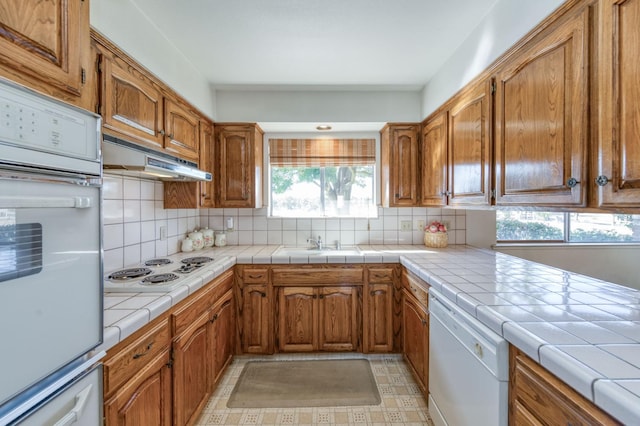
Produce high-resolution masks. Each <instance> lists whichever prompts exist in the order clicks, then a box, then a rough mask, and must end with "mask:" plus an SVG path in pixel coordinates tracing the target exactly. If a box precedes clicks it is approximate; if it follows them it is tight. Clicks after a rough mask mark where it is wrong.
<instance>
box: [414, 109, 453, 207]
mask: <svg viewBox="0 0 640 426" xmlns="http://www.w3.org/2000/svg"><path fill="white" fill-rule="evenodd" d="M447 118H448V112H447V111H442V112H439V113H437V114H436V115H435V116H432V117H431V118H429V120H428V121H426V122H425V123H424V125H423V126H422V156H421V157H422V173H421V180H422V185H421V188H422V190H421V192H420V194H421V195H420V199H421V204H422V205H423V206H429V207H440V206H446V205H447V199H448V197H447V196H448V190H449V185H448V183H447V176H448V174H447V171H448V165H447Z"/></svg>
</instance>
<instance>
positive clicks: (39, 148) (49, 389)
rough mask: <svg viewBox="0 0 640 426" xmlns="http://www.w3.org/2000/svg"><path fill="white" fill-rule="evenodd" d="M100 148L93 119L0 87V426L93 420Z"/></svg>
mask: <svg viewBox="0 0 640 426" xmlns="http://www.w3.org/2000/svg"><path fill="white" fill-rule="evenodd" d="M99 144H100V118H99V117H98V116H95V115H94V114H92V113H89V112H86V111H83V110H80V109H77V108H73V107H70V106H67V105H65V104H62V103H59V102H57V101H54V100H51V99H49V98H45V97H43V96H40V95H38V94H36V93H34V92H31V91H29V90H27V89H24V88H22V87H19V86H16V85H13V84H11V83H9V82H6V81H4V80H0V336H1V338H2V347H3V349H2V351H0V425H4V424H13V423H17V424H72V423H73V422H74V421H75V423H73V424H98V423H99V422H100V420H101V408H100V407H101V405H102V404H101V398H102V389H101V388H102V386H101V378H100V374H99V367H96V359H99V357H100V356H101V354H98V355H97V357H96V356H93V357H92V356H89V353H90V351H91V350H92V349H94V348H95V347H96V346H97V345H99V344H100V342H101V341H102V329H103V324H102V282H101V278H102V248H101V247H102V244H101V238H102V235H101V229H102V227H101V210H100V201H101V164H100V145H99ZM69 389H71V391H69ZM64 395H66V396H65V397H64V398H63V396H64ZM65 398H66V399H68V401H66V400H65V401H63V399H65ZM56 401H57V402H56ZM56 404H57V405H59V406H61V407H62V408H61V409H52V408H51V407H54V406H57V405H56ZM65 410H66V411H65ZM47 413H51V414H50V415H49V414H47ZM47 416H48V417H47ZM29 419H31V420H29ZM34 419H37V420H34ZM65 419H66V420H65ZM83 419H84V420H83ZM60 421H62V423H57V422H60ZM34 422H35V423H34ZM65 422H66V423H65Z"/></svg>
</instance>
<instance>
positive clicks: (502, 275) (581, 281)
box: [95, 245, 640, 423]
mask: <svg viewBox="0 0 640 426" xmlns="http://www.w3.org/2000/svg"><path fill="white" fill-rule="evenodd" d="M279 247H280V245H256V246H226V247H216V248H212V249H207V250H201V251H198V252H190V253H176V254H175V255H172V256H168V257H170V258H172V259H174V260H177V259H181V258H182V257H185V256H187V255H189V256H192V255H195V254H196V253H197V254H198V255H210V256H213V257H216V256H226V257H228V259H227V260H225V261H224V263H223V265H222V267H220V265H216V266H213V265H210V267H209V268H207V266H204V267H203V269H202V271H201V272H200V273H199V274H198V275H197V276H194V277H196V280H197V277H201V278H202V279H201V281H202V283H201V284H200V285H190V286H187V285H185V286H180V287H178V288H176V289H174V290H173V291H171V292H168V293H129V294H127V296H130V297H131V298H134V297H136V296H147V297H148V296H149V295H150V294H153V295H155V296H157V298H158V299H157V300H156V301H150V302H149V303H147V304H146V305H145V306H144V307H141V308H140V310H142V309H144V310H145V311H146V314H145V315H142V316H143V317H146V321H144V318H138V320H137V321H133V322H132V321H131V320H132V319H133V318H134V317H136V316H137V317H142V316H141V313H140V312H138V313H130V314H129V315H127V316H125V317H124V318H121V319H119V320H117V321H116V322H114V323H112V324H108V325H107V324H105V342H104V343H103V344H102V345H101V346H100V347H98V348H96V350H95V351H98V350H108V349H109V348H111V347H113V346H114V345H115V344H117V343H118V342H119V341H121V340H122V339H124V338H126V336H128V335H130V334H132V332H133V331H135V330H136V329H139V328H141V327H142V326H144V325H145V324H146V323H148V322H149V321H150V320H151V317H152V316H153V317H155V316H157V315H160V314H161V313H162V312H164V310H166V309H169V308H170V307H171V306H175V305H176V304H177V303H179V302H180V301H181V300H183V299H184V298H186V297H187V296H188V295H189V294H190V293H192V292H193V291H195V289H196V288H201V287H202V286H203V285H204V284H206V281H207V280H211V279H214V278H216V277H217V276H218V275H220V274H222V273H223V272H224V271H226V270H228V269H230V268H231V267H233V266H234V265H235V264H237V263H255V264H276V263H274V261H275V262H277V261H284V258H282V257H275V258H273V257H272V254H273V252H274V251H275V250H276V249H278V248H279ZM358 247H359V248H360V250H361V254H360V255H359V256H355V255H350V256H348V257H342V256H341V261H340V262H339V263H345V262H346V263H358V262H360V263H363V264H366V263H401V264H402V265H403V266H405V267H406V268H407V269H408V270H410V271H412V272H413V273H415V274H416V275H417V276H419V277H420V278H421V279H423V280H425V281H426V282H428V283H429V284H430V285H431V286H432V287H433V288H435V289H437V290H439V291H440V292H441V293H443V294H444V295H445V297H447V298H448V299H449V300H451V301H452V302H453V303H456V304H457V305H459V306H461V307H463V308H464V303H465V301H464V300H463V299H464V298H461V296H464V295H468V294H470V293H469V291H467V290H466V288H468V289H469V290H473V293H474V294H487V295H495V294H496V293H500V292H504V291H505V290H507V291H508V290H511V291H513V292H524V293H526V292H530V291H532V289H535V291H536V296H537V297H539V298H542V297H544V296H547V297H550V298H554V297H557V296H560V297H564V298H567V297H569V293H573V294H571V295H572V296H574V297H581V298H582V300H584V298H589V297H598V298H600V299H606V300H610V301H611V304H612V305H614V306H620V305H622V306H625V307H628V305H634V304H638V303H639V301H640V291H638V290H635V289H631V288H627V287H623V286H620V285H617V284H614V283H609V282H606V281H602V280H599V279H596V278H591V277H588V276H585V275H581V274H577V273H573V272H568V271H564V270H562V269H558V268H556V267H552V266H547V265H543V264H539V263H536V262H532V261H528V260H525V259H521V258H517V257H514V256H511V255H508V254H504V253H499V252H495V251H492V250H489V249H480V248H476V247H470V246H466V245H451V246H449V247H448V248H444V249H432V248H427V247H425V246H420V245H398V246H390V245H361V246H358ZM305 257H306V259H303V258H302V257H299V256H291V257H289V258H288V262H286V263H287V264H298V263H319V262H320V261H321V260H323V262H321V263H322V264H326V263H327V259H329V260H330V257H325V258H324V259H313V260H312V259H311V257H310V256H305ZM320 257H322V256H320ZM204 277H206V280H205V279H204ZM474 280H479V281H480V282H482V284H483V285H482V286H476V285H474V284H473V283H474ZM466 283H469V284H470V285H469V286H467V287H465V286H466ZM580 294H581V295H583V296H580ZM117 295H118V296H121V297H124V296H123V293H117ZM592 295H593V296H592ZM165 296H169V298H170V300H171V302H170V303H165V304H161V303H160V302H159V300H160V299H161V298H162V297H165ZM459 300H460V301H461V302H460V303H459V302H458V301H459ZM487 300H489V299H487ZM540 300H541V302H543V303H541V304H540V308H539V309H541V312H542V313H545V314H549V315H551V314H553V313H556V314H557V313H558V308H559V306H565V310H568V309H569V308H567V306H571V305H570V304H567V305H554V304H552V303H548V302H545V301H544V300H543V299H540ZM572 300H575V299H572ZM625 302H626V303H625ZM629 302H633V303H629ZM155 303H158V305H162V306H157V309H153V310H152V309H151V308H150V305H153V306H154V307H155V306H156V305H154V304H155ZM473 304H474V306H475V309H472V310H471V312H469V310H466V311H467V312H469V313H470V314H471V315H472V316H474V317H475V318H477V319H478V320H479V321H480V322H481V323H483V324H484V325H486V326H488V327H489V328H491V329H493V330H494V331H497V332H498V334H501V335H502V336H503V337H504V338H505V339H506V340H508V341H510V342H511V343H513V344H515V345H516V346H518V345H520V346H518V347H520V349H522V350H523V351H524V352H525V353H528V354H533V353H534V352H535V353H537V355H538V356H537V357H534V359H537V360H538V362H540V364H541V365H543V366H544V367H546V368H548V369H549V370H550V371H552V372H553V373H554V374H556V375H558V376H559V377H560V378H561V379H562V380H564V381H565V382H567V383H568V384H569V385H570V386H572V387H573V388H574V389H576V390H577V391H578V392H579V393H581V394H583V395H585V396H586V397H587V398H588V399H590V400H591V401H593V402H594V403H596V405H598V406H599V407H600V408H602V409H603V410H605V411H607V412H609V413H610V414H611V415H613V416H614V417H616V418H618V419H619V420H621V421H623V422H626V423H633V422H634V421H635V422H637V421H638V419H640V357H639V361H638V363H637V364H631V363H630V362H627V361H626V360H623V359H619V360H620V362H621V363H624V364H620V363H619V364H618V365H619V366H622V367H624V365H627V366H628V368H622V367H621V368H620V370H619V371H615V369H611V368H610V366H598V365H593V364H594V363H597V359H589V356H588V355H589V353H590V352H589V348H594V349H595V348H596V346H595V345H597V344H598V342H596V341H594V340H595V338H594V339H592V340H590V339H589V336H588V335H586V336H585V335H581V336H580V338H581V339H583V340H584V344H576V342H575V340H574V339H572V338H571V339H569V338H568V340H567V341H562V340H561V339H560V340H559V342H558V343H549V342H547V341H546V340H545V339H544V337H542V336H541V335H538V334H536V333H535V332H533V331H531V330H527V329H526V328H523V327H521V326H520V325H519V324H520V323H525V322H526V323H531V322H534V323H540V324H550V325H553V324H554V323H558V321H556V320H555V319H553V320H551V319H550V320H545V319H544V315H542V317H540V316H535V315H533V314H532V313H531V312H529V311H526V310H523V309H521V308H519V306H518V305H491V304H487V303H483V302H482V301H481V300H474V301H473ZM507 306H512V308H506V307H507ZM548 307H552V308H553V309H551V308H548ZM114 308H117V304H115V305H113V306H110V307H109V308H107V309H105V312H107V311H111V310H117V309H114ZM163 309H164V310H163ZM536 309H538V308H537V307H536ZM545 309H546V311H545ZM629 309H631V311H634V309H633V308H632V307H631V308H629ZM520 311H522V312H520ZM629 315H631V314H629ZM518 316H520V318H518ZM127 318H128V319H127ZM577 321H578V322H579V323H580V324H593V321H589V320H586V319H583V318H579V319H578V320H577ZM629 321H632V322H631V324H636V323H638V325H639V326H640V322H638V321H634V320H633V318H631V319H628V318H627V319H625V318H624V317H621V319H620V320H619V321H615V320H613V321H611V322H613V323H629ZM134 323H135V324H134ZM498 323H499V327H497V326H498ZM505 325H507V327H506V330H507V332H505ZM116 329H117V330H118V333H116V332H115V330H116ZM123 330H126V332H125V331H123ZM132 330H133V331H132ZM520 334H521V335H522V336H520ZM572 337H575V336H572ZM536 345H537V346H536ZM630 345H633V346H637V348H638V349H637V350H638V351H640V342H638V341H637V339H636V340H635V343H631V344H630ZM521 346H525V347H524V348H523V347H521ZM534 346H535V347H534ZM563 347H564V348H566V349H570V351H573V353H569V352H565V350H563ZM581 348H584V349H583V352H584V354H582V358H585V359H586V360H587V361H584V360H582V359H579V358H580V357H577V355H581V353H580V350H581ZM576 351H578V352H576ZM603 352H604V351H603ZM591 353H592V352H591ZM605 353H606V352H605ZM543 354H544V356H543ZM575 354H577V355H575ZM610 355H611V356H612V357H615V355H614V354H610ZM589 363H591V364H589ZM607 369H608V370H610V371H611V373H610V375H609V377H608V376H607V375H605V374H602V372H601V371H603V370H607ZM623 370H624V371H623ZM636 370H637V371H638V373H637V374H636V373H635V371H636ZM587 373H589V374H587ZM618 373H621V374H618ZM625 374H626V375H625ZM625 385H626V386H625ZM587 390H588V391H587ZM636 390H637V392H636ZM620 395H622V396H624V397H625V398H626V400H627V401H626V402H628V404H621V403H619V402H617V399H616V398H617V397H618V396H620Z"/></svg>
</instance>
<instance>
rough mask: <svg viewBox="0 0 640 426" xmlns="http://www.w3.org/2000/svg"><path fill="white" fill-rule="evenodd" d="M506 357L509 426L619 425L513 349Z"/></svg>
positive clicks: (512, 347)
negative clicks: (507, 363)
mask: <svg viewBox="0 0 640 426" xmlns="http://www.w3.org/2000/svg"><path fill="white" fill-rule="evenodd" d="M509 357H510V359H509V425H511V426H516V425H518V426H519V425H619V424H620V423H619V422H617V421H616V420H615V419H613V418H611V417H610V416H609V415H608V414H606V413H605V412H604V411H602V410H600V408H598V407H596V406H595V405H594V404H593V403H592V402H591V401H589V400H588V399H586V398H585V397H584V396H582V395H580V394H579V393H578V392H576V391H575V390H573V389H572V388H570V387H569V386H568V385H567V384H565V383H564V382H562V381H561V380H560V379H558V378H557V377H555V376H554V375H553V374H551V373H550V372H549V371H548V370H546V369H545V368H544V367H542V366H541V365H540V364H538V363H537V362H535V361H534V360H532V359H531V358H529V357H528V356H526V355H525V354H524V353H522V352H520V351H519V350H518V349H517V348H515V347H514V346H511V347H510V348H509Z"/></svg>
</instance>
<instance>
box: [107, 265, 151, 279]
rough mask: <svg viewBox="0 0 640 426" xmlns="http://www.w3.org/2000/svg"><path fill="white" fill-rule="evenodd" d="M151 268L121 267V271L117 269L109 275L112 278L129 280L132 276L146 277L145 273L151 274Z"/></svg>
mask: <svg viewBox="0 0 640 426" xmlns="http://www.w3.org/2000/svg"><path fill="white" fill-rule="evenodd" d="M151 272H152V271H151V269H149V268H129V269H121V270H120V271H116V272H114V273H112V274H111V275H109V277H108V278H109V279H110V280H116V281H121V280H128V279H131V278H139V277H144V276H145V275H149V274H150V273H151Z"/></svg>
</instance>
